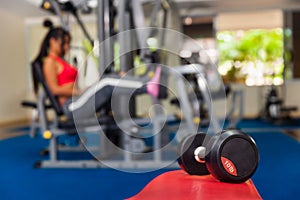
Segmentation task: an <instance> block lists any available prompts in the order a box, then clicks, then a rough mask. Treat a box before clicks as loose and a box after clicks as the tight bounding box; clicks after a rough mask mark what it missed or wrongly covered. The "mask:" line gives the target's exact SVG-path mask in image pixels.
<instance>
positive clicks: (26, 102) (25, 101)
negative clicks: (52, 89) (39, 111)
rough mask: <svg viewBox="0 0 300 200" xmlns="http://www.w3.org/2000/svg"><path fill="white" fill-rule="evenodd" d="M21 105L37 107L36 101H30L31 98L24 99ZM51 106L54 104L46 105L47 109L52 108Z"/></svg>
mask: <svg viewBox="0 0 300 200" xmlns="http://www.w3.org/2000/svg"><path fill="white" fill-rule="evenodd" d="M21 105H22V106H23V107H29V108H34V109H36V108H37V103H36V102H35V101H30V100H24V101H22V102H21ZM50 108H52V105H46V106H45V109H50Z"/></svg>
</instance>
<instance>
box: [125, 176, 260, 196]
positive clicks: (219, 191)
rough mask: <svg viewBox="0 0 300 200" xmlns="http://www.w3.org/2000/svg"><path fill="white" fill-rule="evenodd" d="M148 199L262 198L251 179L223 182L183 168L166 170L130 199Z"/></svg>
mask: <svg viewBox="0 0 300 200" xmlns="http://www.w3.org/2000/svg"><path fill="white" fill-rule="evenodd" d="M147 199H151V200H153V199H155V200H158V199H164V200H165V199H172V200H173V199H180V200H182V199H188V200H192V199H230V200H232V199H239V200H240V199H262V198H261V196H260V195H259V193H258V192H257V190H256V188H255V185H254V184H253V182H252V181H251V180H248V181H246V182H245V183H239V184H231V183H222V182H220V181H218V180H216V179H215V178H214V177H213V176H211V175H207V176H191V175H188V174H187V173H186V172H184V171H183V170H175V171H170V172H166V173H164V174H161V175H159V176H158V177H156V178H154V179H153V180H152V181H150V183H148V184H147V185H146V186H145V187H144V189H143V190H142V191H140V192H139V193H138V194H136V195H135V196H133V197H131V198H128V200H147Z"/></svg>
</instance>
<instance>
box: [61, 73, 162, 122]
mask: <svg viewBox="0 0 300 200" xmlns="http://www.w3.org/2000/svg"><path fill="white" fill-rule="evenodd" d="M160 73H161V69H160V67H158V68H157V70H156V72H155V75H154V77H153V78H152V79H151V80H150V81H148V82H147V83H145V84H144V83H143V82H142V81H138V80H136V79H135V80H133V79H131V78H129V77H123V78H120V77H105V78H103V79H101V80H100V81H99V82H98V83H96V84H94V85H92V86H91V87H89V88H88V89H87V90H86V91H84V92H83V93H82V94H81V95H80V96H79V97H74V98H73V99H72V100H69V101H67V102H66V103H65V105H64V110H65V112H66V113H68V116H69V117H70V114H71V113H72V114H73V115H75V117H76V118H86V117H92V116H93V115H94V114H95V112H96V111H98V110H99V109H100V108H101V107H103V105H105V103H107V102H109V100H110V99H111V96H112V94H113V92H115V94H120V95H131V94H132V95H138V94H145V93H148V94H150V95H152V96H156V97H157V96H158V90H159V79H160Z"/></svg>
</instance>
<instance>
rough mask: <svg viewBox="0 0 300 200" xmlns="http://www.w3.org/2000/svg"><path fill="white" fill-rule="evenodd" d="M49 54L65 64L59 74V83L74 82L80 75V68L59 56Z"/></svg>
mask: <svg viewBox="0 0 300 200" xmlns="http://www.w3.org/2000/svg"><path fill="white" fill-rule="evenodd" d="M49 56H50V57H51V58H53V59H54V60H55V61H56V62H58V63H60V64H61V65H62V66H63V69H62V71H61V72H60V73H59V74H58V75H57V81H58V85H64V84H67V83H74V82H75V81H76V78H77V75H78V70H77V69H76V68H75V67H73V66H71V65H70V64H69V63H67V62H66V61H64V60H63V59H62V58H60V57H58V56H54V55H49Z"/></svg>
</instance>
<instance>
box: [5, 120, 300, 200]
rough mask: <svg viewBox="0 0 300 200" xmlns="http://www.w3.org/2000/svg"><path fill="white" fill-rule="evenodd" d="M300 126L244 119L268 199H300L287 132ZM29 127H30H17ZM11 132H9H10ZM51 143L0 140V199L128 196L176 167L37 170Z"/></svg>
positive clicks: (297, 157) (297, 158)
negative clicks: (146, 170)
mask: <svg viewBox="0 0 300 200" xmlns="http://www.w3.org/2000/svg"><path fill="white" fill-rule="evenodd" d="M298 124H299V125H292V126H291V125H290V126H274V125H270V124H268V123H266V122H262V121H259V120H243V121H242V122H240V123H239V125H238V126H239V128H241V129H245V130H247V131H248V133H249V134H250V135H251V136H252V137H253V138H254V139H255V141H256V143H257V145H258V148H259V152H260V163H259V167H258V169H257V171H256V173H255V174H254V176H253V177H252V180H253V182H254V183H255V185H256V187H257V189H258V191H259V193H260V195H261V196H262V198H263V199H272V200H273V199H300V195H299V189H300V187H299V179H300V143H299V142H298V141H296V140H295V139H294V138H292V137H291V136H289V135H287V134H285V133H284V130H285V129H289V130H293V129H295V130H296V129H299V128H300V120H299V123H298ZM16 131H25V132H26V131H28V129H26V128H25V129H24V128H21V129H13V130H11V134H13V133H15V132H16ZM8 134H9V133H8ZM46 146H47V141H45V140H43V139H42V138H40V137H37V138H35V139H32V138H30V137H29V136H28V135H22V136H18V137H12V138H10V139H5V140H0V159H1V161H0V199H1V200H14V199H22V200H27V199H28V200H29V199H30V200H32V199H43V200H47V199H49V200H50V199H51V200H54V199H55V200H57V199H65V200H66V199H71V200H77V199H78V200H89V199H105V200H106V199H113V200H114V199H126V198H128V197H131V196H133V195H135V194H136V193H138V192H139V191H140V190H141V189H142V188H143V187H144V186H145V185H146V184H147V183H148V182H149V181H150V180H152V179H153V178H154V177H156V176H157V175H159V174H161V173H164V172H166V171H168V170H172V169H163V170H159V171H155V172H150V173H142V174H131V173H124V172H119V171H116V170H113V169H34V168H33V164H34V163H35V162H36V161H37V160H40V159H43V157H42V156H40V155H39V152H40V150H41V149H43V148H45V147H46Z"/></svg>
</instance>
